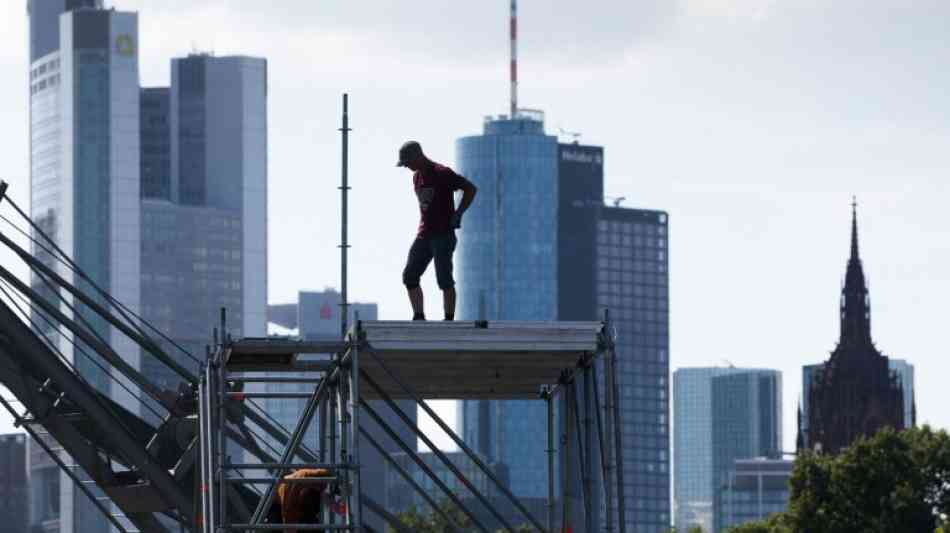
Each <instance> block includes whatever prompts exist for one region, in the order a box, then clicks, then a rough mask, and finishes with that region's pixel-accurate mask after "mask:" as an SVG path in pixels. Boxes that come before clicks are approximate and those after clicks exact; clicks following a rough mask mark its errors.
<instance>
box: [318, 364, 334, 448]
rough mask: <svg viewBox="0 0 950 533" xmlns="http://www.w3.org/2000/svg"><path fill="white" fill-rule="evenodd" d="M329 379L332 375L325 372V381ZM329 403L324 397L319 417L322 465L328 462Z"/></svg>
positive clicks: (325, 396)
mask: <svg viewBox="0 0 950 533" xmlns="http://www.w3.org/2000/svg"><path fill="white" fill-rule="evenodd" d="M329 377H330V373H329V372H324V374H323V379H327V378H329ZM330 394H333V392H332V391H331V392H330ZM328 401H329V397H328V396H327V395H324V397H323V398H321V399H320V412H319V414H318V415H317V416H319V417H320V420H319V422H320V426H319V437H318V438H319V439H320V443H319V444H318V446H319V456H318V457H319V461H320V462H321V463H326V462H327V414H328V410H327V402H328Z"/></svg>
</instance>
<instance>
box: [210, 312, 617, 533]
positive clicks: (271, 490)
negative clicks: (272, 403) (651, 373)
mask: <svg viewBox="0 0 950 533" xmlns="http://www.w3.org/2000/svg"><path fill="white" fill-rule="evenodd" d="M223 329H224V328H223V324H222V330H223ZM610 331H612V329H611V324H610V321H609V317H608V315H607V314H606V313H605V316H604V321H602V322H526V321H484V320H479V321H459V322H441V321H440V322H412V321H361V320H357V321H356V322H355V323H354V324H353V325H352V327H350V328H349V329H348V331H347V333H346V335H344V336H343V338H342V339H340V340H331V341H322V342H321V341H316V342H314V341H308V340H298V339H292V338H282V337H269V338H245V339H240V340H231V339H225V340H223V342H222V343H221V344H220V345H217V346H216V350H215V351H214V353H213V354H211V356H210V357H209V360H208V362H207V363H206V365H205V366H204V368H203V373H202V374H203V375H202V376H201V379H200V383H199V387H198V410H199V413H198V420H199V421H200V426H201V427H200V430H199V435H200V438H199V439H198V444H199V448H200V451H199V452H198V453H199V454H200V461H199V464H200V466H201V483H202V486H203V487H207V491H202V494H201V515H202V516H203V517H205V518H204V520H203V523H202V533H224V532H228V531H253V530H260V529H270V530H293V529H304V528H302V527H298V525H297V524H279V522H278V523H275V520H276V519H274V518H273V517H272V513H271V511H272V509H273V504H274V501H275V498H276V496H277V486H278V485H279V484H281V483H289V482H292V481H293V480H288V479H287V478H286V476H287V475H288V474H290V473H291V472H293V471H295V470H297V469H300V468H304V467H305V465H309V466H306V467H307V468H323V469H326V470H329V473H330V475H329V477H328V479H330V478H332V480H333V481H332V483H331V484H330V485H329V486H328V487H327V488H326V491H327V494H328V495H331V496H332V498H336V500H334V501H338V503H341V504H345V505H343V506H342V509H344V511H343V515H341V516H337V515H336V514H335V512H331V510H330V507H327V506H321V507H320V509H321V511H320V516H319V517H318V521H319V522H320V523H319V524H313V525H310V526H309V527H308V528H307V529H316V530H344V531H369V529H368V528H364V527H363V526H364V523H363V515H364V512H372V513H374V514H376V515H377V516H378V517H380V518H382V519H383V520H384V521H385V522H386V523H387V524H388V525H389V526H390V527H392V528H393V529H394V530H395V531H404V530H405V527H404V526H403V525H401V524H400V523H399V522H398V520H397V519H395V517H393V516H391V513H390V512H389V511H388V510H386V509H385V508H384V506H383V505H380V503H379V502H376V501H374V500H373V499H371V498H370V497H368V496H367V495H366V494H365V493H364V491H363V489H362V481H361V462H360V450H361V448H363V446H362V445H361V442H363V441H364V440H365V442H366V443H367V444H369V445H371V446H372V447H373V448H375V449H376V450H377V451H380V453H381V455H382V457H383V459H384V460H385V461H387V462H389V463H391V464H395V463H394V459H393V458H392V457H390V456H389V454H388V453H385V452H383V451H382V450H383V448H382V447H381V445H380V443H379V440H378V439H382V440H384V441H385V440H388V441H389V442H391V443H393V444H395V445H396V446H397V447H398V448H399V449H401V450H402V451H403V452H405V453H406V454H408V456H409V457H410V458H412V460H413V461H414V462H415V464H416V465H417V466H418V468H419V469H420V470H421V471H422V472H423V473H424V474H425V475H426V476H427V477H428V479H429V480H430V481H431V482H432V483H433V485H432V487H433V488H438V489H439V492H440V493H441V496H439V497H442V496H444V497H447V498H448V499H449V500H450V501H451V502H452V503H453V505H455V506H456V507H458V509H459V510H460V511H461V512H462V513H463V514H464V515H465V516H466V517H467V519H468V520H470V521H471V523H472V525H473V526H474V527H475V529H477V530H478V531H480V532H481V533H489V532H490V531H492V530H494V529H495V527H494V524H497V525H498V526H500V527H501V528H502V529H503V530H507V531H511V532H513V531H514V529H515V528H514V527H513V524H512V523H511V520H512V519H517V520H518V521H519V522H521V521H524V522H523V523H527V524H530V525H531V527H532V528H533V529H534V530H537V531H541V532H545V533H554V532H555V531H556V530H559V529H566V528H570V527H572V524H573V523H575V522H580V521H581V520H583V521H584V522H585V524H586V527H587V529H586V530H587V531H593V530H594V523H595V522H597V521H598V520H600V518H599V517H598V513H599V511H597V510H596V508H597V506H598V505H599V504H598V503H597V496H596V495H597V494H599V493H600V491H602V492H603V494H604V499H603V502H604V503H603V505H604V511H603V519H604V520H605V522H604V524H605V527H604V529H605V530H606V531H614V527H613V524H614V514H615V511H616V524H617V526H618V528H617V530H618V531H619V532H620V533H623V532H624V527H625V523H626V522H625V518H624V510H623V506H616V505H615V503H614V496H613V495H614V494H616V499H617V501H624V490H623V464H622V454H621V450H622V449H623V444H622V442H621V438H620V435H621V434H620V432H619V430H618V428H619V427H620V419H619V409H617V407H616V406H617V398H618V397H619V392H618V388H617V382H616V377H615V371H614V369H615V368H616V364H617V363H616V352H615V350H614V343H613V338H612V337H611V335H610ZM598 366H600V367H601V368H602V369H603V372H604V379H603V380H599V379H598V378H597V367H598ZM281 374H283V375H281ZM248 383H255V384H259V385H260V384H263V385H265V386H264V387H263V388H261V387H255V389H256V390H246V389H245V388H244V385H245V384H248ZM281 383H298V384H301V385H303V387H301V390H300V391H299V392H283V391H278V390H274V389H273V388H269V384H274V385H276V384H281ZM311 384H312V386H310V385H311ZM600 389H603V390H602V391H601V390H600ZM601 396H603V398H604V400H605V402H604V404H603V405H602V404H601V402H600V398H601ZM265 398H296V399H301V400H305V404H306V405H305V406H304V408H303V410H302V412H301V414H300V417H299V419H298V420H297V421H296V423H295V424H294V425H293V428H276V429H274V430H268V431H267V433H268V434H271V435H275V434H278V435H279V436H280V437H281V438H279V439H278V441H279V442H280V444H279V445H278V446H277V447H273V446H271V445H270V444H269V442H268V441H267V440H266V439H261V438H260V437H259V433H260V432H259V431H257V430H255V427H258V429H267V426H268V424H267V423H266V420H262V419H261V418H260V417H255V416H252V415H254V413H255V412H257V411H256V409H257V407H254V406H255V405H256V404H255V402H256V401H257V400H260V399H265ZM428 399H456V400H461V399H465V400H482V399H484V400H518V399H525V400H537V401H542V402H544V404H545V405H546V411H547V427H548V430H547V444H546V446H545V447H544V449H539V451H538V453H542V454H544V455H545V456H546V458H547V473H548V494H547V506H546V508H545V514H544V515H543V516H537V515H535V514H534V513H533V512H532V511H530V510H529V509H528V508H527V507H526V506H525V505H524V504H523V503H522V502H521V501H520V500H519V499H518V498H517V497H516V496H515V495H514V494H513V493H512V492H511V490H510V488H509V487H508V486H507V483H506V482H505V481H504V480H503V479H502V478H500V477H498V476H496V475H495V472H494V471H493V470H492V468H490V467H489V466H488V465H487V464H485V463H484V462H483V461H482V460H481V459H479V456H478V454H477V453H475V452H474V451H473V450H472V449H471V448H470V447H469V446H468V445H467V444H466V443H465V441H464V440H463V439H462V438H461V437H460V436H459V435H458V434H457V433H456V431H455V430H454V429H453V428H451V427H450V426H449V425H448V424H446V423H445V421H443V420H442V419H441V418H440V417H439V416H438V414H437V413H436V412H435V411H433V410H432V408H431V407H430V406H429V405H428V403H427V401H426V400H428ZM371 400H377V401H371ZM397 400H408V401H409V402H411V404H413V408H418V409H421V410H422V411H423V412H424V413H425V414H426V415H427V416H428V417H430V418H431V419H432V420H433V421H435V423H436V424H437V425H438V427H439V428H440V429H441V431H442V432H443V433H444V434H445V435H447V436H448V437H449V438H450V439H451V440H452V441H453V442H454V443H455V445H456V446H457V447H458V449H459V450H461V451H463V452H464V453H465V454H466V456H467V457H468V458H469V460H470V461H471V462H472V463H473V464H474V465H475V467H477V469H478V471H479V475H483V476H485V478H486V479H487V480H489V481H491V484H492V485H491V486H492V487H493V489H494V490H496V491H497V493H498V497H499V498H502V501H503V502H504V504H505V505H511V506H512V509H514V510H515V511H516V515H517V516H515V517H511V516H507V515H506V514H504V513H503V512H502V511H501V508H500V507H499V506H498V505H499V502H498V501H495V500H494V499H490V498H489V496H488V494H486V493H482V492H481V491H479V490H474V489H475V486H474V485H473V484H472V481H471V479H469V476H468V475H467V474H466V473H464V472H462V471H461V470H460V469H459V468H457V467H456V465H455V464H454V463H453V462H452V461H451V460H450V459H449V458H448V456H446V455H445V453H444V452H442V451H441V450H439V448H438V447H437V446H436V445H435V443H434V442H433V441H432V440H431V439H430V438H429V436H428V435H427V434H426V431H425V430H423V429H422V428H421V427H420V426H419V425H418V423H417V422H416V418H415V417H414V416H411V415H410V414H407V412H406V411H405V410H404V409H405V407H401V406H400V405H399V404H397ZM556 404H557V405H556ZM239 406H240V407H243V411H241V412H240V413H243V414H244V416H239V417H235V416H234V415H233V414H231V413H233V412H234V411H235V408H236V407H239ZM258 407H259V406H258ZM384 409H388V410H389V411H391V412H392V413H393V414H395V415H396V417H397V419H395V420H393V419H389V420H387V419H386V418H384V417H383V416H382V415H381V414H380V413H381V412H383V411H382V410H384ZM556 410H559V412H560V414H558V415H556V414H555V411H556ZM312 422H313V423H314V424H315V425H316V429H317V438H316V440H315V444H316V449H310V448H308V447H307V446H306V445H304V443H303V440H304V435H305V434H306V433H307V431H308V428H309V427H310V425H311V423H312ZM367 423H375V425H377V426H378V427H379V428H380V430H381V434H379V433H377V432H370V431H368V430H367V428H366V426H365V424H367ZM393 424H396V425H397V426H404V429H405V428H408V429H409V430H410V431H411V432H412V433H413V434H414V437H412V438H410V439H409V440H406V439H405V437H404V436H402V435H401V434H400V432H399V431H397V429H396V428H395V427H393ZM416 438H418V439H420V440H422V442H424V443H425V445H426V446H427V447H428V448H429V449H430V450H431V451H432V452H433V453H434V454H435V455H436V457H437V458H438V460H439V461H440V462H441V464H442V465H444V466H445V468H447V469H449V470H450V471H451V472H452V473H453V475H454V476H455V477H456V478H457V479H458V481H459V483H461V486H463V487H466V488H468V490H469V496H467V497H466V498H474V500H472V499H466V500H465V501H463V499H462V497H461V495H462V493H460V492H459V491H457V490H453V489H452V488H450V487H449V486H448V485H447V484H446V482H445V480H443V479H442V478H441V476H439V475H437V474H436V472H435V471H433V470H432V468H430V466H429V465H428V464H427V463H426V461H424V460H423V459H422V458H421V457H420V456H419V455H418V452H417V451H416V446H415V444H416V442H415V439H416ZM232 443H233V444H236V445H238V446H240V448H242V449H243V450H244V451H245V452H247V454H249V456H251V457H253V459H254V460H255V461H257V462H258V464H257V465H255V464H253V463H245V462H242V463H232V462H231V461H230V459H229V457H230V456H229V455H228V454H226V453H225V450H227V449H228V448H229V446H231V445H233V444H232ZM595 443H596V444H595ZM598 444H599V445H598ZM301 461H302V462H301ZM557 462H560V467H559V468H556V467H555V464H556V463H557ZM598 467H599V468H598ZM394 469H395V471H396V473H398V474H400V475H401V476H403V477H404V478H405V480H406V482H407V483H408V484H409V485H410V486H411V487H413V488H414V490H416V491H417V492H418V493H419V494H420V496H421V497H422V498H423V499H424V500H425V501H426V502H427V503H428V505H429V506H430V507H431V508H432V510H433V511H434V512H437V513H441V512H443V511H442V510H441V507H440V506H439V505H438V504H437V502H436V501H435V499H434V498H433V497H432V496H430V495H429V494H428V492H427V490H425V489H422V488H421V487H420V486H419V485H418V483H417V480H416V479H415V478H414V476H412V475H410V474H409V473H408V472H406V471H404V470H403V469H401V468H399V467H398V465H396V466H394ZM595 470H597V471H599V476H596V477H598V478H599V482H598V484H600V485H601V486H600V487H598V488H595V487H594V478H595ZM558 475H560V482H559V484H558V483H556V481H555V478H556V477H557V476H558ZM237 482H240V483H245V484H247V483H251V484H254V485H255V486H256V487H257V489H259V492H256V494H255V496H254V497H253V498H251V500H250V501H248V502H242V501H240V499H239V498H238V497H237V496H236V495H235V493H234V491H233V488H231V485H233V484H234V483H237ZM558 485H559V486H560V491H559V492H560V495H559V496H560V497H559V498H558V496H557V492H558V491H556V487H557V486H558ZM581 489H582V490H581ZM328 497H330V496H328ZM364 504H365V511H364ZM473 505H475V507H472V506H473ZM557 507H560V512H558V511H557ZM338 508H339V507H338ZM478 508H483V509H484V510H485V511H487V513H488V514H487V515H486V514H482V513H481V512H479V513H478V514H476V512H475V511H476V510H477V509H478ZM578 511H582V512H578ZM444 518H445V519H446V520H447V521H448V523H450V524H453V525H455V526H459V525H458V524H455V519H453V518H450V517H448V516H444ZM456 529H461V527H460V526H459V527H456Z"/></svg>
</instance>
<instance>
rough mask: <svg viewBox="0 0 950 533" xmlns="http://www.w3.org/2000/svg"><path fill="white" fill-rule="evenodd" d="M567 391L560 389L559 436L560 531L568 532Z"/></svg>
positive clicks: (568, 401) (569, 510)
mask: <svg viewBox="0 0 950 533" xmlns="http://www.w3.org/2000/svg"><path fill="white" fill-rule="evenodd" d="M567 392H569V391H567V390H565V389H564V388H562V389H561V394H560V397H561V418H562V419H563V420H564V432H563V433H562V434H561V529H562V530H564V531H570V530H571V529H573V528H572V527H571V494H570V489H569V487H570V486H571V474H570V472H571V429H572V427H571V426H573V417H572V416H571V402H570V400H569V398H568V395H567Z"/></svg>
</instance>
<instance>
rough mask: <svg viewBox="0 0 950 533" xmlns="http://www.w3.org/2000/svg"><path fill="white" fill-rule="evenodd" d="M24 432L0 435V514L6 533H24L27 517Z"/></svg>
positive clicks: (28, 507) (28, 509) (28, 493)
mask: <svg viewBox="0 0 950 533" xmlns="http://www.w3.org/2000/svg"><path fill="white" fill-rule="evenodd" d="M26 449H27V446H26V435H25V434H23V433H12V434H8V435H0V516H2V517H3V531H4V532H5V533H27V532H28V531H29V528H28V527H27V524H28V518H29V516H30V505H29V495H30V491H29V486H28V484H27V477H26Z"/></svg>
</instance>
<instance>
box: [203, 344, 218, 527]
mask: <svg viewBox="0 0 950 533" xmlns="http://www.w3.org/2000/svg"><path fill="white" fill-rule="evenodd" d="M214 382H215V380H214V373H213V372H212V369H211V363H210V362H209V363H208V364H207V365H206V366H205V385H206V387H207V391H206V392H207V394H205V401H206V402H207V409H206V410H205V415H207V417H208V426H209V431H208V433H207V441H208V477H207V478H206V479H205V491H206V494H207V495H208V515H207V516H206V517H205V520H207V522H208V533H217V517H218V509H217V501H216V500H215V495H216V494H217V490H216V489H215V485H214V475H215V464H214V458H215V452H216V450H215V435H216V434H217V433H218V432H220V431H221V428H220V427H219V426H218V423H219V422H220V421H219V420H218V419H217V417H216V416H215V413H216V412H217V411H216V405H217V404H216V402H215V395H216V391H215V383H214Z"/></svg>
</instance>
